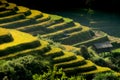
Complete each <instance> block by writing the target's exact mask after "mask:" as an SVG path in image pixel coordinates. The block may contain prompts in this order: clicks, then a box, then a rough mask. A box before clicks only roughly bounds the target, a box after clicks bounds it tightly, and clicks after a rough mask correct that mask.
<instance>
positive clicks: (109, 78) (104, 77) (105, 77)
mask: <svg viewBox="0 0 120 80" xmlns="http://www.w3.org/2000/svg"><path fill="white" fill-rule="evenodd" d="M93 80H120V77H118V76H117V75H115V74H114V73H113V72H107V73H99V74H96V75H95V77H94V79H93Z"/></svg>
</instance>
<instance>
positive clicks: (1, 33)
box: [0, 28, 13, 44]
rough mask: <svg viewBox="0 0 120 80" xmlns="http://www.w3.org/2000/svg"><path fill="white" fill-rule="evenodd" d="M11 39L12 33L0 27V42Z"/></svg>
mask: <svg viewBox="0 0 120 80" xmlns="http://www.w3.org/2000/svg"><path fill="white" fill-rule="evenodd" d="M11 41H13V37H12V35H11V34H10V33H9V31H8V30H6V29H4V28H0V44H3V43H6V42H11Z"/></svg>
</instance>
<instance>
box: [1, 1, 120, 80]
mask: <svg viewBox="0 0 120 80" xmlns="http://www.w3.org/2000/svg"><path fill="white" fill-rule="evenodd" d="M0 2H2V0H1V1H0ZM3 3H4V1H3V2H2V4H3ZM2 4H0V8H4V9H3V10H1V12H0V16H2V17H1V18H0V23H1V24H0V26H1V27H4V28H14V29H17V30H21V31H24V32H28V33H30V34H32V35H37V34H39V33H41V34H40V35H38V37H33V36H32V35H30V34H28V33H24V32H20V31H17V30H13V29H3V28H0V80H7V79H8V80H32V79H33V80H41V79H42V80H46V79H49V80H60V79H61V80H87V79H88V80H92V79H93V80H96V79H101V76H102V77H103V74H98V75H95V74H97V73H104V74H105V75H104V77H105V78H106V79H108V77H109V76H111V75H112V74H113V76H111V77H112V78H113V79H118V78H119V76H120V73H118V71H120V68H119V67H120V65H119V62H120V59H119V57H120V50H119V47H116V46H115V47H114V45H115V43H113V42H114V41H111V40H109V37H108V35H107V34H105V33H104V34H100V32H99V31H98V32H95V31H93V30H92V29H91V28H89V27H87V26H82V25H81V24H80V23H78V22H75V21H73V20H72V19H69V18H64V17H62V16H57V15H53V14H47V13H42V12H41V11H38V10H31V9H29V8H26V7H23V6H17V5H16V4H14V3H5V4H6V5H2ZM90 14H92V13H90ZM49 37H50V39H49ZM52 40H55V41H58V42H61V43H64V44H69V45H74V46H77V47H79V48H77V49H76V48H75V47H74V48H73V47H71V48H72V49H71V51H70V52H69V51H66V48H69V47H65V46H63V44H61V43H58V42H54V41H52ZM104 41H111V42H112V44H114V45H113V48H112V49H111V52H103V53H99V54H98V53H97V51H96V50H95V48H94V46H93V44H94V43H99V42H104ZM116 44H117V45H119V43H116ZM80 45H82V46H80ZM84 45H85V46H84ZM111 71H112V72H113V73H110V72H111ZM73 72H74V73H73ZM106 72H109V73H108V74H107V73H106ZM89 76H90V79H89Z"/></svg>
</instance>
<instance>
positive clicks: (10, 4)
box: [5, 3, 18, 11]
mask: <svg viewBox="0 0 120 80" xmlns="http://www.w3.org/2000/svg"><path fill="white" fill-rule="evenodd" d="M7 4H8V6H7V7H5V9H7V10H15V11H16V10H18V8H17V5H16V4H14V3H7Z"/></svg>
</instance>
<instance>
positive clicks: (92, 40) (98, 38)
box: [73, 34, 109, 47]
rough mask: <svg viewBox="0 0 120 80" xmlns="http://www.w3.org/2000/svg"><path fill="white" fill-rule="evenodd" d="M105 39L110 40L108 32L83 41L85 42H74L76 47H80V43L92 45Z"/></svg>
mask: <svg viewBox="0 0 120 80" xmlns="http://www.w3.org/2000/svg"><path fill="white" fill-rule="evenodd" d="M103 41H109V39H108V37H107V34H105V35H102V36H99V37H95V38H91V39H89V40H86V41H83V42H79V43H76V44H73V46H75V47H78V46H80V45H86V46H90V45H93V44H94V43H96V42H97V43H98V42H103Z"/></svg>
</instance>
